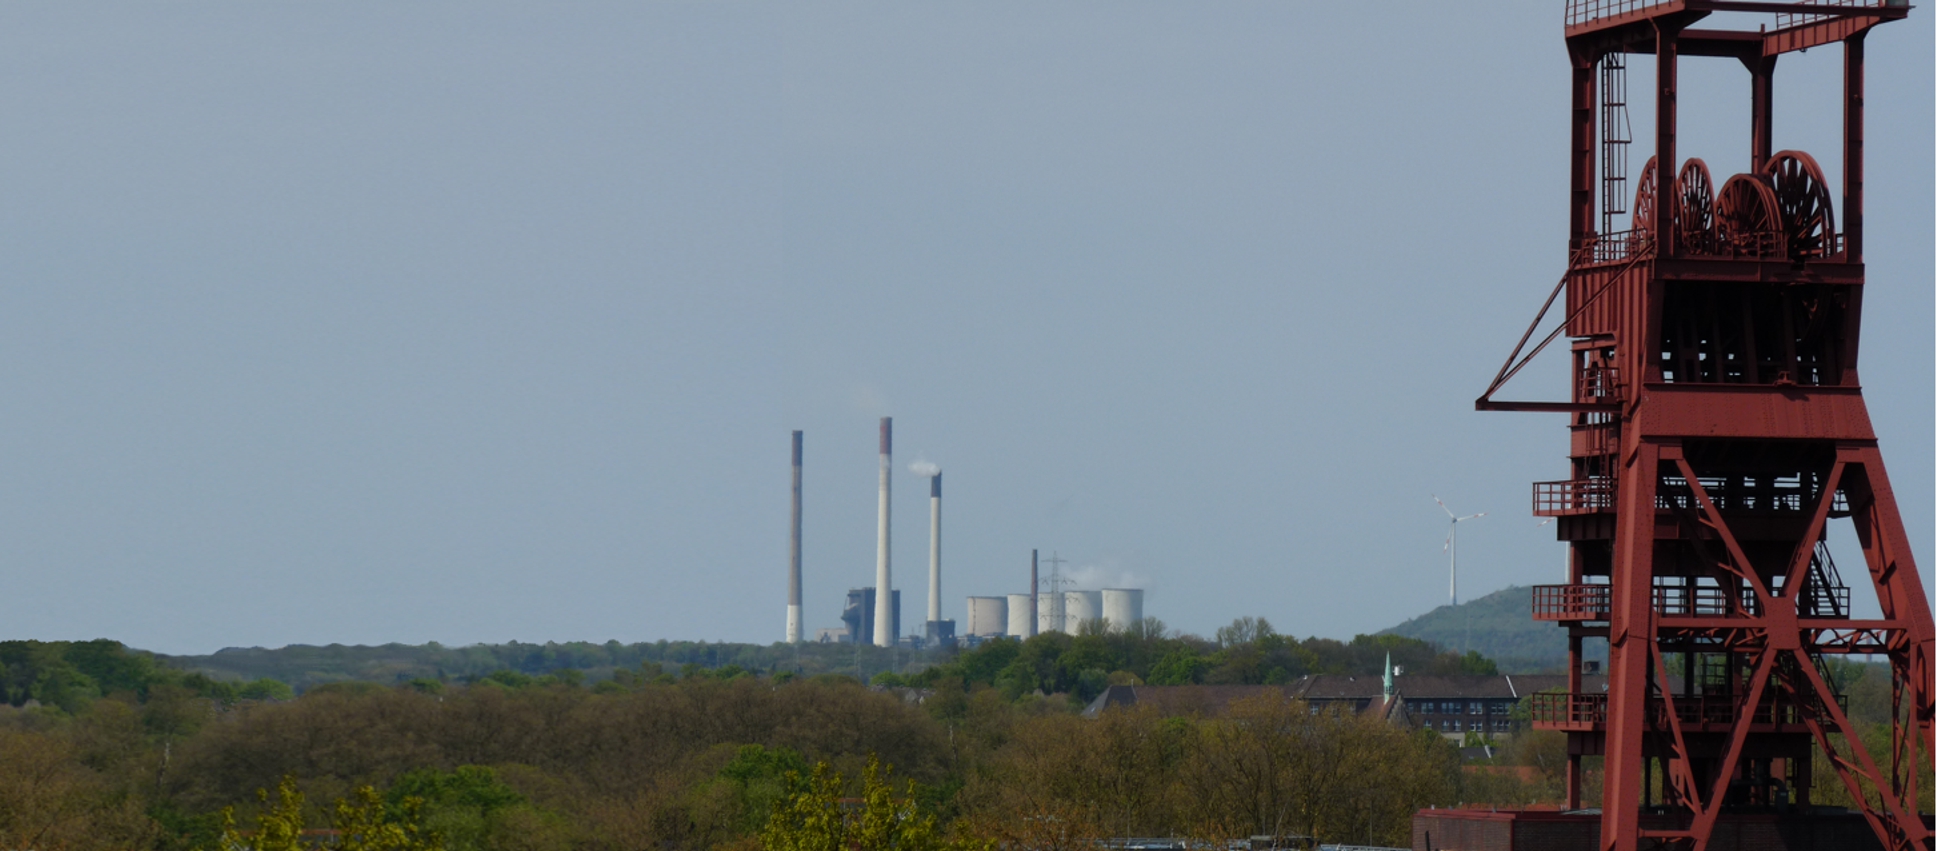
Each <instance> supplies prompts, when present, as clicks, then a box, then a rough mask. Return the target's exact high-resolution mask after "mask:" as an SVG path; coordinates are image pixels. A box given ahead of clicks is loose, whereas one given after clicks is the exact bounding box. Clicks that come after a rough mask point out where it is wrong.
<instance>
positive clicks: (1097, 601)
mask: <svg viewBox="0 0 1937 851" xmlns="http://www.w3.org/2000/svg"><path fill="white" fill-rule="evenodd" d="M1102 617H1103V592H1101V591H1064V592H1063V631H1064V632H1068V633H1071V634H1074V633H1076V632H1077V631H1078V630H1081V629H1082V628H1083V622H1084V621H1093V620H1098V619H1100V618H1102Z"/></svg>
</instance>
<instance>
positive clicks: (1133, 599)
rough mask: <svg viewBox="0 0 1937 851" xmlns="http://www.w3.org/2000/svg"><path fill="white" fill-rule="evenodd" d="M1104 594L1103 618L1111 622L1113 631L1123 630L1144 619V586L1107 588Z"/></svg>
mask: <svg viewBox="0 0 1937 851" xmlns="http://www.w3.org/2000/svg"><path fill="white" fill-rule="evenodd" d="M1102 596H1103V619H1104V620H1106V621H1109V622H1110V631H1111V632H1122V631H1124V630H1126V629H1129V628H1130V625H1131V624H1133V623H1136V622H1137V621H1140V620H1143V589H1142V588H1105V589H1103V591H1102Z"/></svg>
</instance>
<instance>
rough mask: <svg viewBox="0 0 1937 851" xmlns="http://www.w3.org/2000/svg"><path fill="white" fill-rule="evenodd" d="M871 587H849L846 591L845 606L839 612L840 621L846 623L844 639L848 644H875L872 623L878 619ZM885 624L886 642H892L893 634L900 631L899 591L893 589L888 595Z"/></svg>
mask: <svg viewBox="0 0 1937 851" xmlns="http://www.w3.org/2000/svg"><path fill="white" fill-rule="evenodd" d="M874 599H875V594H874V589H873V588H851V589H849V590H848V592H847V608H846V609H844V610H843V611H842V612H841V621H842V622H843V623H845V624H847V637H846V639H845V640H846V641H847V642H848V643H850V644H876V643H877V642H876V641H875V635H874V625H875V624H876V623H878V622H880V621H879V618H878V617H877V613H876V612H875V607H874ZM885 614H886V615H887V621H886V622H887V624H888V630H889V639H888V643H889V644H890V645H892V644H894V636H895V635H897V634H899V633H900V632H901V592H900V591H899V590H897V591H895V592H894V593H892V594H891V595H889V597H888V611H887V612H886V613H885Z"/></svg>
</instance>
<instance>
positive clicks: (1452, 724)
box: [1439, 721, 1459, 733]
mask: <svg viewBox="0 0 1937 851" xmlns="http://www.w3.org/2000/svg"><path fill="white" fill-rule="evenodd" d="M1439 731H1440V732H1442V733H1457V732H1459V722H1458V721H1441V722H1439Z"/></svg>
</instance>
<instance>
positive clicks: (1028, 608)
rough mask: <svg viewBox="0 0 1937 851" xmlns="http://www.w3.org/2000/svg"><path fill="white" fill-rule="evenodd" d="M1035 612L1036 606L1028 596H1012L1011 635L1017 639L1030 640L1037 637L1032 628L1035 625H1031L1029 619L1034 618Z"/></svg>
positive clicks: (1010, 605)
mask: <svg viewBox="0 0 1937 851" xmlns="http://www.w3.org/2000/svg"><path fill="white" fill-rule="evenodd" d="M1035 611H1036V607H1035V604H1034V603H1032V602H1031V601H1030V600H1029V595H1028V594H1010V595H1009V634H1010V635H1012V636H1015V637H1016V638H1028V637H1029V636H1032V635H1035V634H1036V631H1035V630H1034V629H1032V628H1031V627H1032V626H1033V624H1031V623H1029V619H1030V618H1031V617H1033V616H1034V614H1035Z"/></svg>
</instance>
